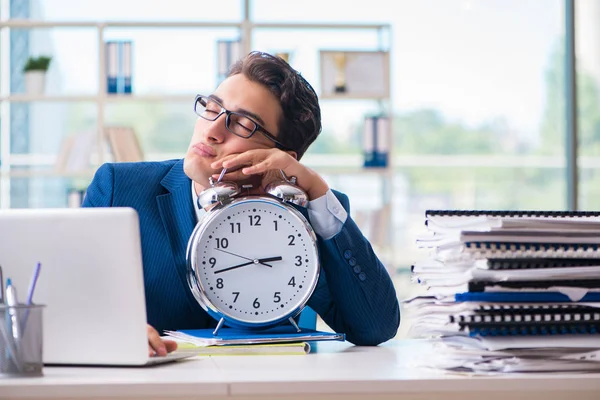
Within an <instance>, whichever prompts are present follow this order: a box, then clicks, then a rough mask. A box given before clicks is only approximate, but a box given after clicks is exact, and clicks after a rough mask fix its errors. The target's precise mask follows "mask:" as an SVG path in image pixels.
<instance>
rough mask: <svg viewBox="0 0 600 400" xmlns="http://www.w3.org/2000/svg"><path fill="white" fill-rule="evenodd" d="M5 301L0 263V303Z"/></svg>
mask: <svg viewBox="0 0 600 400" xmlns="http://www.w3.org/2000/svg"><path fill="white" fill-rule="evenodd" d="M4 303H6V299H5V298H4V275H3V274H2V265H0V304H4Z"/></svg>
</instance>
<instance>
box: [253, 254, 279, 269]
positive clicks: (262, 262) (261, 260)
mask: <svg viewBox="0 0 600 400" xmlns="http://www.w3.org/2000/svg"><path fill="white" fill-rule="evenodd" d="M281 260H283V258H282V257H281V256H278V257H267V258H259V259H258V260H257V261H258V262H259V263H261V264H262V265H266V266H267V267H272V266H271V265H269V264H265V263H267V262H270V261H281Z"/></svg>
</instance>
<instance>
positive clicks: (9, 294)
mask: <svg viewBox="0 0 600 400" xmlns="http://www.w3.org/2000/svg"><path fill="white" fill-rule="evenodd" d="M6 305H7V306H8V314H9V315H10V324H11V328H12V337H13V339H14V341H15V344H16V345H17V348H18V347H19V341H20V339H21V327H20V325H19V319H18V315H17V313H18V311H17V309H16V308H15V307H16V306H18V305H19V300H18V299H17V288H16V287H14V286H13V284H12V281H11V280H10V278H8V279H7V280H6Z"/></svg>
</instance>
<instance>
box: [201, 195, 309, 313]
mask: <svg viewBox="0 0 600 400" xmlns="http://www.w3.org/2000/svg"><path fill="white" fill-rule="evenodd" d="M212 213H213V214H212V215H210V217H209V218H208V219H207V220H205V221H202V222H203V223H202V224H201V226H199V230H198V231H197V232H194V235H193V236H192V238H193V239H192V240H193V244H192V246H193V247H192V253H191V257H195V260H194V261H195V278H196V280H197V281H198V282H199V284H200V285H201V288H200V291H201V292H202V293H203V295H204V297H206V298H207V299H208V300H209V302H210V303H211V304H212V306H214V307H215V308H216V309H217V310H218V311H219V312H220V313H221V314H224V315H225V316H226V317H229V318H232V319H234V320H236V321H241V322H247V323H269V322H274V321H279V320H282V319H283V318H285V317H286V316H287V315H289V314H290V313H293V312H294V311H295V310H298V308H299V307H301V306H302V305H304V304H305V303H306V301H307V300H308V297H309V296H310V295H311V294H312V291H313V290H314V287H315V286H316V283H317V279H318V275H319V260H318V253H317V248H316V237H315V234H314V232H313V231H312V229H311V228H310V226H309V225H308V223H307V222H306V220H305V219H304V218H303V217H302V215H301V214H300V213H299V212H297V211H296V210H294V209H292V208H291V207H287V206H284V205H282V204H281V203H280V202H279V201H278V200H272V199H269V198H242V199H237V200H234V201H233V202H232V203H231V204H229V205H227V206H225V207H223V208H222V209H220V210H218V211H213V212H212Z"/></svg>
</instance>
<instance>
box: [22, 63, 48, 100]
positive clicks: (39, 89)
mask: <svg viewBox="0 0 600 400" xmlns="http://www.w3.org/2000/svg"><path fill="white" fill-rule="evenodd" d="M51 60H52V58H51V57H48V56H38V57H29V58H28V59H27V62H26V63H25V66H24V67H23V73H24V75H25V91H26V92H27V93H29V94H40V93H43V92H44V87H45V86H46V71H48V67H49V66H50V61H51Z"/></svg>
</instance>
